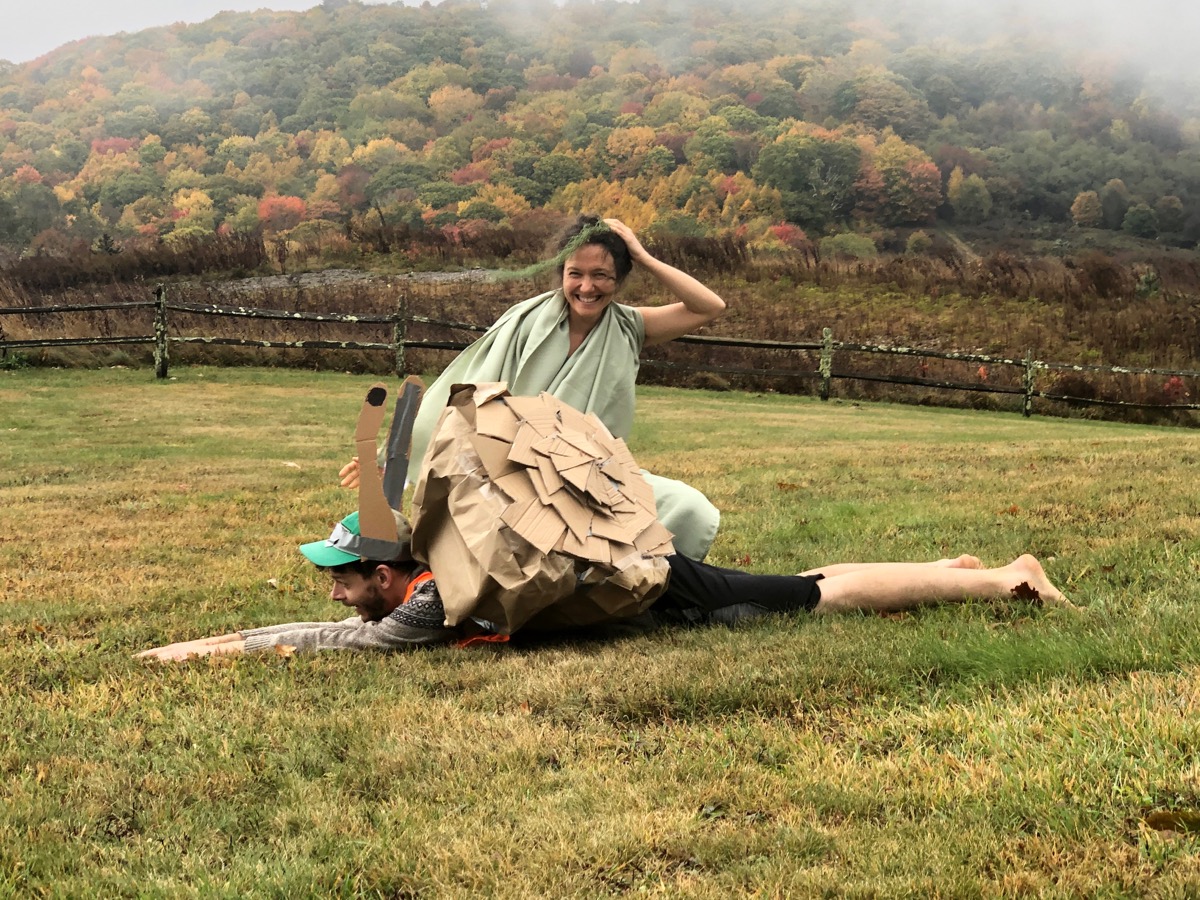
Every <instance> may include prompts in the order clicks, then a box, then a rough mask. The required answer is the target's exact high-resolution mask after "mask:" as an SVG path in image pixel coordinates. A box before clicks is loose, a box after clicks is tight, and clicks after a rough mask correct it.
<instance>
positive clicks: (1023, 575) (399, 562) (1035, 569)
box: [138, 512, 1070, 660]
mask: <svg viewBox="0 0 1200 900" xmlns="http://www.w3.org/2000/svg"><path fill="white" fill-rule="evenodd" d="M394 515H395V517H396V523H397V531H398V540H397V541H396V543H395V545H394V547H393V550H394V551H395V552H394V553H391V554H389V555H390V556H391V558H390V559H386V560H379V559H365V558H363V556H362V555H361V554H360V552H359V551H360V550H361V549H362V543H361V537H360V534H359V515H358V513H357V512H356V513H351V514H350V515H349V516H347V517H346V518H344V519H343V520H342V521H341V522H340V523H338V525H337V527H335V528H334V531H333V533H332V534H331V535H330V536H329V538H328V539H327V540H324V541H315V542H313V543H311V544H304V545H302V546H301V547H300V552H301V553H303V554H304V555H305V556H306V557H307V558H308V559H309V560H310V561H311V562H313V563H314V564H315V565H317V566H318V567H319V568H321V569H322V570H324V571H326V572H328V573H329V576H330V578H331V579H332V582H333V587H332V589H331V590H330V592H329V598H330V599H331V600H334V601H337V602H338V603H341V604H342V605H343V606H347V607H349V608H351V609H353V610H354V611H355V613H356V615H354V616H351V617H350V618H348V619H345V620H343V621H341V622H292V623H289V624H285V625H273V626H269V627H266V628H249V629H245V630H243V631H238V632H234V633H233V634H225V635H220V636H218V637H210V638H203V639H200V640H195V641H185V642H181V643H177V644H170V645H168V646H165V647H157V648H155V649H152V650H146V651H144V652H142V653H140V654H138V656H139V657H141V658H144V659H157V660H183V659H187V658H189V657H192V656H208V655H216V654H233V653H244V652H251V651H256V650H270V649H273V648H276V647H289V648H293V649H295V650H296V651H314V650H403V649H408V648H412V647H419V646H427V645H438V644H453V643H458V644H460V645H466V644H469V643H471V642H473V641H478V640H501V641H502V640H506V638H505V637H503V636H500V635H496V634H495V632H494V631H493V630H492V629H491V628H490V627H489V623H487V622H484V621H480V620H470V621H469V622H467V623H465V625H463V626H460V627H458V628H448V627H446V626H445V614H444V611H443V607H442V600H441V597H440V596H439V595H438V589H437V582H436V580H435V577H436V573H433V572H430V571H428V570H427V569H426V568H424V567H423V566H421V565H420V564H419V563H416V562H414V561H413V558H412V552H411V529H410V528H409V525H408V522H407V520H405V519H404V517H403V516H401V515H400V514H399V513H394ZM667 561H668V564H669V566H670V579H669V581H668V583H667V588H666V591H665V592H664V593H663V594H662V595H661V596H660V597H659V598H658V599H657V600H655V601H654V602H653V604H652V605H651V606H650V608H649V610H648V611H647V612H646V613H643V614H642V615H641V616H639V617H638V618H636V619H634V620H631V621H632V622H634V623H635V624H636V625H637V626H639V627H643V628H654V627H662V626H686V625H705V624H733V623H735V622H739V621H745V620H748V619H752V618H755V617H758V616H762V615H766V614H769V613H777V612H788V613H791V612H800V611H807V612H811V613H816V614H823V613H835V612H850V611H863V612H896V611H900V610H907V609H914V608H916V607H920V606H928V605H933V604H939V603H961V602H964V601H966V600H980V601H994V600H1004V599H1009V598H1013V597H1015V598H1018V599H1025V600H1040V601H1042V602H1043V603H1047V604H1053V605H1058V606H1069V605H1070V604H1069V603H1068V602H1067V601H1066V600H1065V598H1064V597H1063V595H1062V594H1061V593H1060V592H1059V591H1058V589H1057V588H1055V586H1054V585H1053V584H1051V583H1050V580H1049V579H1048V578H1047V577H1046V573H1045V572H1044V571H1043V570H1042V566H1041V564H1040V563H1039V562H1038V561H1037V560H1036V559H1035V558H1034V557H1032V556H1029V555H1025V556H1021V557H1018V558H1017V559H1015V560H1013V561H1012V562H1011V563H1009V564H1008V565H1006V566H1003V567H1001V568H994V569H987V568H984V567H983V565H982V564H981V563H980V561H979V560H978V559H976V558H975V557H973V556H965V555H964V556H959V557H957V558H955V559H941V560H937V561H936V562H926V563H842V564H836V565H829V566H821V567H819V568H816V569H811V570H809V571H807V572H803V573H801V574H799V575H753V574H749V573H746V572H740V571H737V570H734V569H722V568H719V567H717V566H712V565H708V564H705V563H700V562H696V561H694V560H691V559H689V558H687V557H686V556H682V555H679V554H674V555H672V556H670V557H668V560H667Z"/></svg>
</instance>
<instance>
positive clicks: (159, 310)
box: [154, 284, 170, 378]
mask: <svg viewBox="0 0 1200 900" xmlns="http://www.w3.org/2000/svg"><path fill="white" fill-rule="evenodd" d="M169 365H170V359H169V357H168V354H167V289H166V288H165V287H163V286H162V285H161V284H160V285H159V286H158V287H156V288H155V289H154V377H155V378H166V377H167V368H168V366H169Z"/></svg>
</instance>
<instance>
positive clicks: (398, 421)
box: [359, 375, 425, 509]
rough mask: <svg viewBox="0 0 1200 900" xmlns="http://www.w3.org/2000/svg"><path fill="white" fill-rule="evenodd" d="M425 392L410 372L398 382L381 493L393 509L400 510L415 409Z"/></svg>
mask: <svg viewBox="0 0 1200 900" xmlns="http://www.w3.org/2000/svg"><path fill="white" fill-rule="evenodd" d="M424 394H425V384H424V382H422V381H421V379H420V378H418V377H417V376H416V375H409V376H408V377H407V378H405V379H404V381H403V382H401V384H400V394H399V396H397V397H396V411H395V412H394V413H392V430H391V432H390V433H389V434H388V442H387V460H386V461H385V464H384V469H383V496H384V497H386V498H387V502H388V505H389V506H390V507H391V508H392V509H400V504H401V502H402V500H403V497H404V485H405V483H406V481H407V480H408V467H409V462H410V460H409V453H410V451H411V450H412V433H413V423H414V422H416V420H417V410H418V409H420V407H421V398H422V397H423V396H424ZM359 459H362V457H361V456H360V457H359Z"/></svg>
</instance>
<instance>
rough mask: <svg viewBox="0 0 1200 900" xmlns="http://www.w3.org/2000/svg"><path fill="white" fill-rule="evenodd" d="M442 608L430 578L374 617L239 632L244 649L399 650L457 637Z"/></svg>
mask: <svg viewBox="0 0 1200 900" xmlns="http://www.w3.org/2000/svg"><path fill="white" fill-rule="evenodd" d="M445 619H446V613H445V610H444V609H443V608H442V598H441V596H440V595H439V594H438V590H437V584H436V583H435V582H434V580H433V579H432V578H431V579H429V580H427V581H423V582H421V583H420V584H418V585H417V586H416V588H414V589H413V592H412V596H410V597H409V598H408V600H407V602H405V603H404V604H403V605H402V606H398V607H396V609H395V610H394V611H393V612H392V613H390V614H389V615H387V616H385V617H384V618H382V619H380V620H379V621H378V622H364V621H363V620H362V619H361V618H360V617H358V616H351V617H350V618H348V619H343V620H342V621H341V622H289V623H287V624H284V625H269V626H267V627H266V628H248V629H246V630H244V631H242V632H241V635H242V639H243V640H244V641H245V649H246V651H247V652H252V651H254V650H266V649H269V648H271V647H295V648H296V650H298V651H304V652H309V651H314V650H405V649H409V648H412V647H420V646H425V645H429V644H447V643H449V642H450V641H452V640H454V638H455V637H457V632H455V630H454V629H453V628H447V627H446V626H445Z"/></svg>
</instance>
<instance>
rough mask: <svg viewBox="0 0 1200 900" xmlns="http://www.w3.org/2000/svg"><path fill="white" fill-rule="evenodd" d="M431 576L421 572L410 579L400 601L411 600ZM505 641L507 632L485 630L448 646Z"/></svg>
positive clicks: (470, 645) (500, 642) (501, 642)
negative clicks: (498, 632)
mask: <svg viewBox="0 0 1200 900" xmlns="http://www.w3.org/2000/svg"><path fill="white" fill-rule="evenodd" d="M431 578H433V573H432V572H422V573H421V574H420V575H418V576H417V577H416V578H414V579H413V580H412V581H410V582H409V583H408V590H406V591H405V592H404V600H403V601H401V602H402V603H407V602H408V601H409V600H411V599H412V595H413V591H415V590H416V589H417V588H418V587H419V586H421V585H422V584H424V583H425V582H426V581H429V579H431ZM507 643H508V635H507V634H489V633H487V632H480V633H479V634H472V635H470V636H468V637H465V638H460V639H459V640H457V641H454V642H452V643H451V644H450V646H451V647H457V648H459V649H460V650H461V649H463V648H465V647H474V646H476V645H478V644H507Z"/></svg>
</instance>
